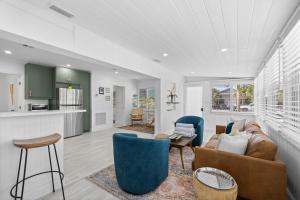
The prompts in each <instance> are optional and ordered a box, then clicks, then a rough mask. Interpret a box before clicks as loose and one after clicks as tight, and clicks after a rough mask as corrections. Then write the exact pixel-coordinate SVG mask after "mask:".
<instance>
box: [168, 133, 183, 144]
mask: <svg viewBox="0 0 300 200" xmlns="http://www.w3.org/2000/svg"><path fill="white" fill-rule="evenodd" d="M182 137H183V135H179V134H172V135H170V136H169V139H170V140H171V141H172V142H177V141H179V140H181V138H182Z"/></svg>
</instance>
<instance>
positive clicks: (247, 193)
mask: <svg viewBox="0 0 300 200" xmlns="http://www.w3.org/2000/svg"><path fill="white" fill-rule="evenodd" d="M200 167H214V168H217V169H221V170H223V171H225V172H227V173H229V174H230V175H231V176H232V177H233V178H234V179H235V180H236V182H237V184H238V189H239V195H240V196H241V197H244V198H247V199H256V200H260V199H274V200H275V199H278V200H279V199H286V188H287V178H286V167H285V164H284V163H283V162H281V161H278V160H277V161H269V160H263V159H259V158H253V157H250V156H244V155H238V154H233V153H228V152H224V151H219V150H216V149H208V148H204V147H197V148H196V149H195V159H194V162H193V169H194V170H195V169H197V168H200Z"/></svg>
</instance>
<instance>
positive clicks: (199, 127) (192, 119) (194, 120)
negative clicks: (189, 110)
mask: <svg viewBox="0 0 300 200" xmlns="http://www.w3.org/2000/svg"><path fill="white" fill-rule="evenodd" d="M177 123H184V124H193V126H194V129H195V134H197V137H196V138H195V139H194V140H193V146H194V147H195V146H201V144H202V142H203V128H204V119H203V118H202V117H198V116H192V115H190V116H183V117H181V118H179V119H178V120H177V121H176V122H175V126H176V124H177Z"/></svg>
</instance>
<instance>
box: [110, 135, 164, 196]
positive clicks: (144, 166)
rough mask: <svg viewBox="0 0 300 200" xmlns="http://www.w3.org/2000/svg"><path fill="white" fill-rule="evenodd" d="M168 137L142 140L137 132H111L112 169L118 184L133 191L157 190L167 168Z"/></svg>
mask: <svg viewBox="0 0 300 200" xmlns="http://www.w3.org/2000/svg"><path fill="white" fill-rule="evenodd" d="M169 144H170V141H169V139H157V140H155V139H144V138H138V137H137V135H136V134H128V133H115V134H114V135H113V147H114V162H115V172H116V177H117V181H118V184H119V186H120V188H122V189H123V190H124V191H126V192H128V193H132V194H145V193H148V192H151V191H153V190H154V189H156V188H157V187H158V186H159V185H160V184H161V183H162V182H163V181H164V180H165V179H166V178H167V177H168V172H169V171H168V170H169Z"/></svg>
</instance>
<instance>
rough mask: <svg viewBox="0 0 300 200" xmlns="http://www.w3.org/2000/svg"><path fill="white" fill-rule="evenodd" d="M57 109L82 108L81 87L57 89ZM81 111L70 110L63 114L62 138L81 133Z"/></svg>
mask: <svg viewBox="0 0 300 200" xmlns="http://www.w3.org/2000/svg"><path fill="white" fill-rule="evenodd" d="M57 97H58V98H57V99H58V107H59V110H66V111H68V110H81V109H83V96H82V90H81V89H67V88H58V89H57ZM82 115H83V113H82V112H70V113H66V114H65V116H64V117H65V128H64V138H67V137H72V136H76V135H80V134H82V133H83V120H82Z"/></svg>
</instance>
